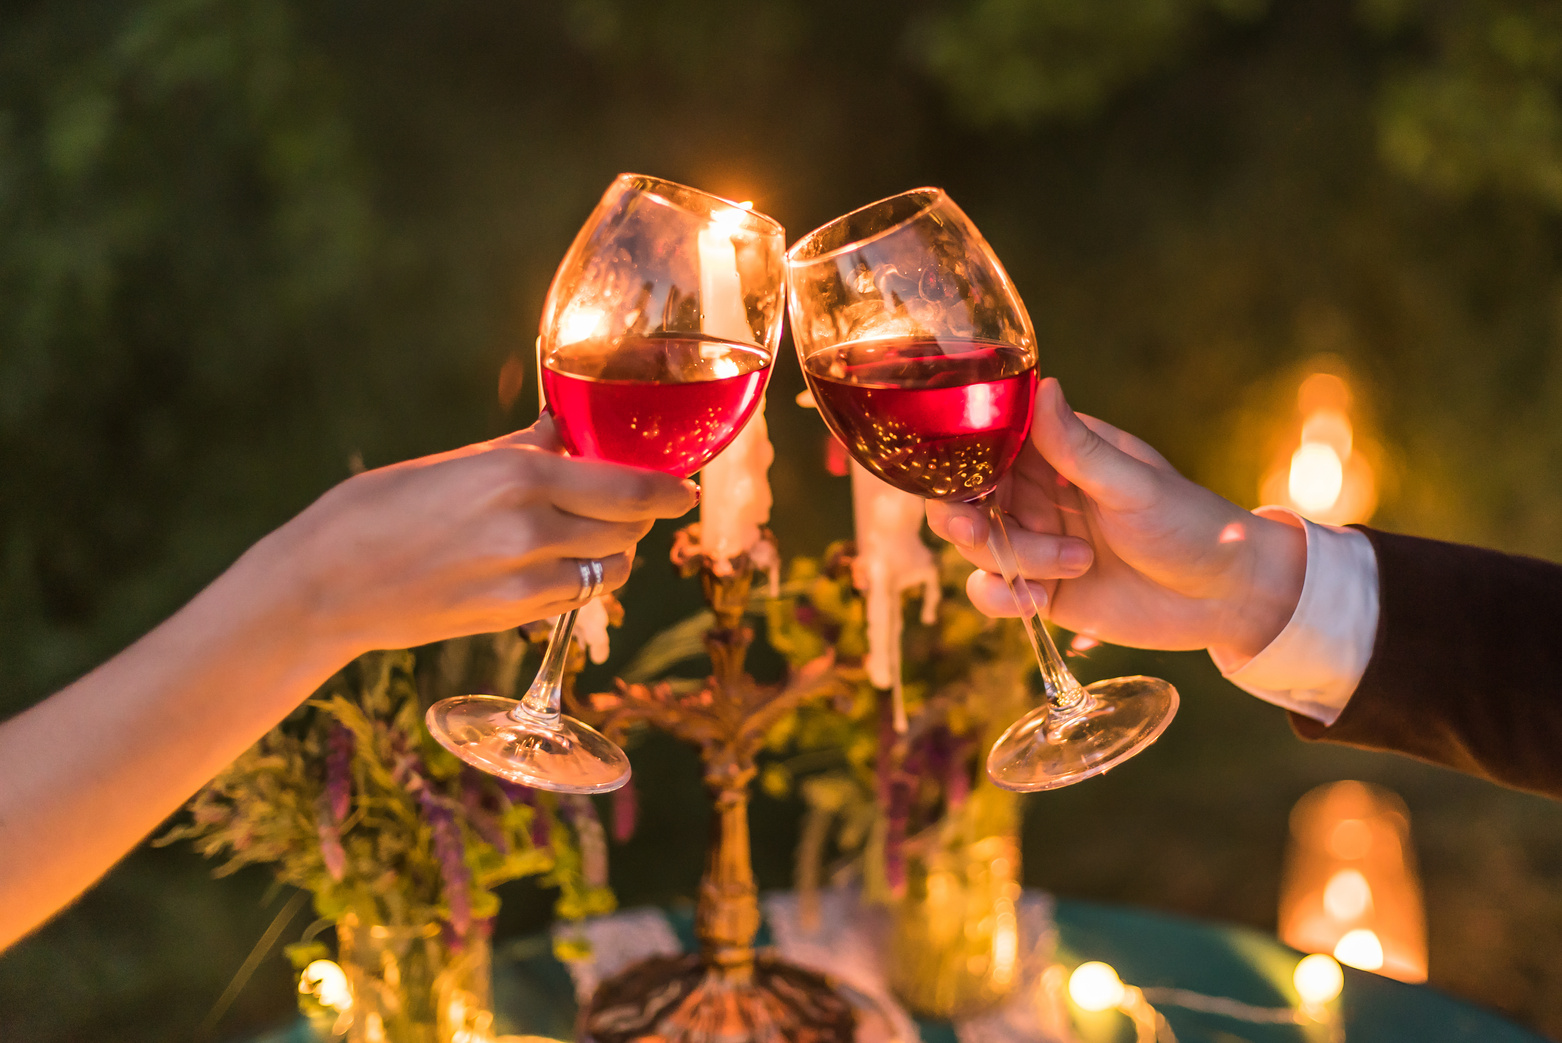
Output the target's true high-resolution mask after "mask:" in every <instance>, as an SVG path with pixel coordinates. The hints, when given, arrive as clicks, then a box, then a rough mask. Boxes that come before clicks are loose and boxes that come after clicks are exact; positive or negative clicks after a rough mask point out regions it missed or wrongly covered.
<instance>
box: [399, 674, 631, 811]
mask: <svg viewBox="0 0 1562 1043" xmlns="http://www.w3.org/2000/svg"><path fill="white" fill-rule="evenodd" d="M425 723H426V724H427V725H428V730H429V734H431V735H432V736H434V738H435V739H436V740H437V741H438V742H439V744H440V745H441V746H443V747H444V748H445V749H447V750H449V751H450V752H451V753H453V754H455V755H456V756H457V757H460V758H461V759H462V760H464V761H466V762H467V763H468V764H470V765H472V767H474V768H479V769H481V770H482V771H486V772H488V773H489V774H490V775H497V776H499V777H500V778H502V779H509V780H510V781H511V782H518V783H520V784H521V785H523V786H532V787H535V788H536V789H545V790H553V791H555V792H557V793H606V792H608V791H609V790H615V789H618V787H620V786H622V785H623V784H624V783H626V782H628V781H629V758H628V757H626V756H624V751H623V750H621V749H619V748H618V747H617V746H616V745H615V744H614V743H613V742H612V741H611V740H610V739H608V738H607V736H605V735H603V734H602V733H601V732H599V731H597V730H596V729H595V728H592V727H590V726H588V725H585V724H582V723H581V722H579V721H577V720H575V719H574V718H573V717H565V716H563V715H559V716H554V717H543V716H541V715H539V714H534V713H532V712H530V711H529V710H527V709H526V708H525V707H524V706H523V705H522V704H521V703H519V702H517V701H516V700H514V699H501V698H500V697H499V696H496V695H463V696H458V697H456V698H454V699H442V700H440V701H439V702H437V703H435V704H434V705H433V706H431V707H429V710H428V715H427V717H426V718H425Z"/></svg>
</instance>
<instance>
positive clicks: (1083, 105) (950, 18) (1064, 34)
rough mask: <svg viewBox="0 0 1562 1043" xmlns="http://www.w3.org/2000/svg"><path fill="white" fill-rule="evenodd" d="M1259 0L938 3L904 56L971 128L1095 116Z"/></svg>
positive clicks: (1254, 14) (1248, 15)
mask: <svg viewBox="0 0 1562 1043" xmlns="http://www.w3.org/2000/svg"><path fill="white" fill-rule="evenodd" d="M1267 7H1268V0H948V2H944V3H940V4H937V5H934V7H933V8H932V9H931V10H929V11H928V12H926V13H925V14H924V15H923V16H922V17H921V18H920V19H919V20H917V21H914V22H913V23H911V26H910V28H909V33H908V44H909V50H910V52H911V53H912V55H913V56H915V58H916V59H917V60H918V61H920V63H921V64H922V65H923V66H924V67H925V68H926V69H927V70H928V71H929V72H930V73H931V74H932V75H933V76H934V78H935V79H937V80H938V81H939V82H940V83H942V84H943V85H944V86H945V87H946V88H947V89H948V91H949V93H950V96H951V98H952V100H953V102H954V103H955V105H956V106H957V107H958V109H959V111H960V112H962V113H963V114H964V115H966V116H967V117H968V118H969V119H971V120H972V121H973V122H975V123H976V124H978V125H983V126H989V125H994V124H1004V123H1008V124H1014V125H1025V124H1028V123H1032V122H1034V121H1036V120H1041V119H1049V118H1060V117H1061V118H1073V119H1079V118H1085V117H1090V116H1095V115H1097V114H1098V113H1099V112H1100V111H1101V109H1102V108H1103V107H1104V106H1105V105H1106V104H1107V102H1109V101H1110V100H1111V99H1112V97H1113V96H1114V95H1115V94H1117V93H1118V92H1119V91H1121V90H1123V89H1124V88H1125V87H1127V86H1129V85H1130V84H1132V83H1134V82H1135V81H1136V80H1139V79H1141V78H1143V77H1144V76H1146V75H1148V74H1150V73H1153V72H1162V71H1167V70H1168V69H1170V68H1171V67H1172V66H1174V65H1175V64H1176V63H1177V61H1178V59H1181V58H1183V57H1184V56H1185V54H1186V52H1187V50H1188V47H1189V46H1190V44H1191V43H1192V42H1193V41H1194V40H1195V39H1196V38H1197V37H1198V36H1199V35H1200V31H1201V30H1202V29H1204V28H1205V27H1206V22H1207V20H1208V16H1209V15H1211V14H1215V15H1219V16H1223V17H1224V18H1226V19H1229V20H1233V21H1238V22H1247V21H1252V20H1254V19H1256V18H1258V17H1260V16H1262V15H1263V13H1264V12H1265V10H1266V9H1267Z"/></svg>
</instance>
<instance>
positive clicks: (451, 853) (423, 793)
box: [417, 783, 472, 937]
mask: <svg viewBox="0 0 1562 1043" xmlns="http://www.w3.org/2000/svg"><path fill="white" fill-rule="evenodd" d="M417 794H418V805H419V807H421V808H422V810H423V818H424V819H425V820H427V822H428V824H429V829H430V831H431V832H432V833H433V834H434V860H435V861H436V862H438V863H439V876H440V880H441V882H442V883H443V884H444V886H445V901H446V903H448V904H449V906H450V926H451V928H452V929H453V930H454V931H455V933H456V935H457V936H458V937H465V935H466V932H467V929H468V928H469V927H471V926H472V890H471V888H472V873H471V870H470V869H468V868H467V864H466V844H465V843H464V842H463V841H462V839H461V826H460V825H459V824H458V823H457V822H456V816H455V812H454V811H453V810H452V809H451V808H450V806H449V804H448V803H447V802H446V801H444V800H442V799H441V798H440V797H439V796H438V795H437V794H436V793H435V792H434V791H433V789H432V787H430V786H428V785H427V784H426V783H425V784H424V785H422V786H420V787H419V788H418V791H417Z"/></svg>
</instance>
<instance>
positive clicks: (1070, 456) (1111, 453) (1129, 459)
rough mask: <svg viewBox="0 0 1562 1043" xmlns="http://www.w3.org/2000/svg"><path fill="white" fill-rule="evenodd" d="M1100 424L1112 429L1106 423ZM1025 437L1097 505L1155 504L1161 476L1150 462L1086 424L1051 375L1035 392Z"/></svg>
mask: <svg viewBox="0 0 1562 1043" xmlns="http://www.w3.org/2000/svg"><path fill="white" fill-rule="evenodd" d="M1100 427H1101V428H1102V429H1104V430H1107V431H1112V432H1115V431H1116V429H1115V428H1112V427H1111V426H1110V425H1108V424H1100ZM1030 437H1031V443H1032V444H1033V445H1035V447H1036V448H1037V450H1039V451H1040V453H1041V455H1042V456H1043V457H1044V458H1045V459H1046V461H1047V462H1048V463H1049V464H1051V465H1052V467H1053V469H1054V470H1056V471H1057V472H1058V474H1060V475H1062V476H1063V477H1064V478H1066V479H1068V480H1069V481H1070V482H1072V483H1074V485H1076V486H1078V487H1079V489H1080V490H1081V491H1082V492H1084V494H1085V495H1086V496H1089V497H1090V498H1091V499H1092V500H1095V501H1096V502H1097V503H1098V504H1100V505H1101V506H1102V507H1105V508H1106V509H1108V510H1116V511H1133V510H1143V509H1145V508H1147V507H1149V506H1151V505H1152V504H1153V503H1154V502H1155V495H1156V487H1157V485H1158V484H1159V478H1160V475H1159V473H1158V471H1157V468H1156V467H1155V466H1154V464H1153V463H1150V462H1148V461H1146V460H1144V459H1141V458H1139V457H1137V456H1134V455H1131V454H1130V453H1128V452H1126V451H1125V450H1124V449H1123V448H1120V447H1119V446H1118V445H1115V444H1113V442H1111V441H1108V440H1107V439H1106V438H1105V437H1103V436H1102V435H1101V434H1100V433H1099V432H1098V431H1096V430H1095V429H1094V428H1093V427H1092V425H1090V424H1087V423H1086V422H1085V421H1084V420H1083V419H1082V418H1081V417H1080V416H1079V414H1077V413H1075V412H1074V410H1073V409H1072V408H1070V406H1069V404H1068V401H1067V399H1065V398H1064V397H1063V387H1062V385H1060V384H1059V383H1058V382H1057V380H1056V379H1055V378H1053V377H1048V378H1047V379H1045V380H1043V381H1042V382H1041V386H1040V387H1039V388H1038V389H1037V391H1036V413H1035V419H1034V420H1033V421H1032V423H1031V432H1030ZM1135 441H1137V440H1135ZM1146 448H1148V447H1146ZM1151 453H1152V454H1153V450H1151Z"/></svg>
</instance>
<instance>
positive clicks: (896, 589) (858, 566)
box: [851, 460, 941, 732]
mask: <svg viewBox="0 0 1562 1043" xmlns="http://www.w3.org/2000/svg"><path fill="white" fill-rule="evenodd" d="M851 475H852V515H853V520H854V521H855V523H856V536H857V560H856V561H855V563H854V564H853V565H852V583H853V585H855V586H856V588H857V589H858V590H860V591H862V592H863V595H864V597H865V599H866V601H867V614H868V655H867V658H866V660H864V663H863V665H864V666H865V667H866V669H867V671H868V680H869V682H870V683H872V685H873V686H874V687H875V688H887V689H889V690H890V691H891V692H892V693H894V700H895V728H896V730H897V731H901V732H903V731H904V730H905V710H904V708H903V706H902V704H901V687H900V637H901V630H902V622H903V621H902V617H901V600H900V599H901V594H902V593H903V592H904V591H906V590H909V589H911V588H913V587H918V586H920V587H921V588H922V622H924V623H927V624H932V623H934V622H935V621H937V619H938V601H939V596H940V594H941V588H940V585H939V578H938V564H937V562H935V561H934V560H933V552H932V551H931V550H930V549H929V548H928V546H927V544H925V543H923V542H922V518H923V515H922V511H923V506H922V498H921V497H920V496H914V495H912V494H911V493H907V492H901V491H900V490H899V489H896V488H894V487H893V486H890V485H886V484H885V483H884V482H882V481H880V480H879V479H877V478H875V477H874V476H873V475H872V474H871V473H869V471H868V469H867V468H865V467H863V466H862V465H861V464H859V463H858V462H857V461H856V460H853V461H852V462H851Z"/></svg>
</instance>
